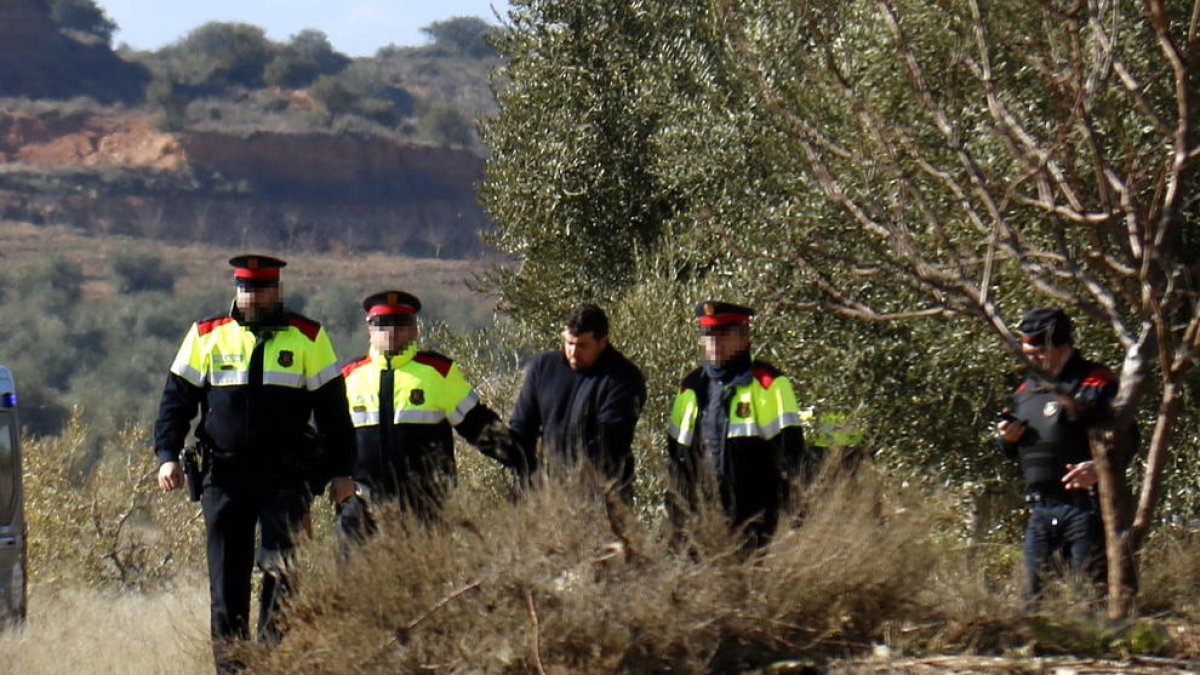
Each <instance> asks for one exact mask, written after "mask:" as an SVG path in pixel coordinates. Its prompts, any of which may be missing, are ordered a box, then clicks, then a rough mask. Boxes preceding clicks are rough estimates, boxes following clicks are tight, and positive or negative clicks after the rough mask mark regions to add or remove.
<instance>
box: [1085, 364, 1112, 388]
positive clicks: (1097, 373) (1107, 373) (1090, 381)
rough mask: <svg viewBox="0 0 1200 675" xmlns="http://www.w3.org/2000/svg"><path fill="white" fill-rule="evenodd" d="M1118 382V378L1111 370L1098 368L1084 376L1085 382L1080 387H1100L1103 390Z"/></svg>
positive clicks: (1102, 367)
mask: <svg viewBox="0 0 1200 675" xmlns="http://www.w3.org/2000/svg"><path fill="white" fill-rule="evenodd" d="M1116 381H1117V378H1116V376H1115V375H1113V372H1112V371H1111V370H1109V369H1108V368H1105V367H1104V366H1096V367H1095V368H1093V369H1092V370H1091V372H1089V373H1088V374H1087V375H1084V376H1083V381H1082V382H1080V383H1079V385H1080V386H1082V387H1099V388H1101V389H1103V388H1104V387H1107V386H1108V385H1110V384H1112V383H1113V382H1116Z"/></svg>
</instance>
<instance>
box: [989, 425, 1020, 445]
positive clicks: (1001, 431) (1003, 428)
mask: <svg viewBox="0 0 1200 675" xmlns="http://www.w3.org/2000/svg"><path fill="white" fill-rule="evenodd" d="M996 435H997V436H999V437H1000V440H1002V441H1004V442H1005V443H1008V444H1010V445H1011V444H1014V443H1016V442H1017V441H1020V440H1021V436H1023V435H1025V423H1024V422H1022V421H1021V420H1000V421H999V422H998V423H997V424H996Z"/></svg>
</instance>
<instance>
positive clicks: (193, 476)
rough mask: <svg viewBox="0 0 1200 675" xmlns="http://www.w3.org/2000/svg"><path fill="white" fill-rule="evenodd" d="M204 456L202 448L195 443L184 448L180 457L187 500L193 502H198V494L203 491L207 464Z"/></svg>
mask: <svg viewBox="0 0 1200 675" xmlns="http://www.w3.org/2000/svg"><path fill="white" fill-rule="evenodd" d="M206 454H207V453H205V452H204V448H203V447H202V446H201V445H200V444H199V443H197V444H195V445H189V446H187V447H185V448H184V449H183V453H182V454H181V455H180V464H181V467H182V469H183V477H184V479H185V480H186V481H187V495H188V500H190V501H193V502H198V501H200V493H201V492H203V490H204V469H205V465H206V464H207V458H206V457H205V455H206Z"/></svg>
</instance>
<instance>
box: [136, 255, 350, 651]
mask: <svg viewBox="0 0 1200 675" xmlns="http://www.w3.org/2000/svg"><path fill="white" fill-rule="evenodd" d="M229 262H230V264H231V265H233V267H234V279H235V283H236V286H237V296H236V298H235V300H234V303H233V306H232V308H231V309H230V311H229V312H228V313H226V314H220V315H217V316H213V317H209V318H207V319H204V320H202V321H198V322H196V323H194V324H192V326H191V328H190V329H189V330H188V333H187V336H186V337H185V338H184V341H183V344H182V346H181V347H180V348H179V353H178V355H177V356H176V357H175V361H174V363H172V364H171V369H170V374H169V375H168V376H167V382H166V386H165V387H164V388H163V394H162V402H161V404H160V407H159V413H158V420H157V422H156V423H155V428H154V451H155V454H156V455H157V457H158V459H159V461H160V462H161V464H160V467H159V472H158V483H159V486H160V487H161V488H162V489H163V490H174V489H176V488H178V487H180V486H181V485H182V484H183V476H182V472H181V470H180V466H179V455H180V450H181V448H182V447H183V444H184V440H185V439H186V437H187V435H188V431H189V428H190V425H191V421H192V418H194V417H195V416H196V413H197V412H199V413H200V422H199V424H198V425H197V428H196V438H197V439H198V440H199V441H200V442H201V443H202V444H203V445H204V446H205V447H206V448H207V451H206V453H205V454H206V457H205V462H204V464H205V469H206V470H205V474H204V476H203V493H202V495H201V508H202V510H203V512H204V522H205V527H206V529H207V540H208V544H207V551H208V570H209V590H210V594H211V606H212V638H213V653H214V656H215V658H216V662H217V669H218V671H220V672H229V671H233V670H238V669H240V667H241V664H239V663H237V662H236V661H235V660H233V659H232V658H231V656H230V653H229V651H230V650H229V647H230V644H231V642H232V641H234V640H242V639H247V638H248V637H249V626H248V621H249V615H250V577H251V572H252V567H253V566H254V565H256V564H257V566H258V567H259V568H260V569H261V570H262V572H263V582H262V593H261V596H260V598H259V601H260V602H259V621H258V637H259V639H260V640H262V641H274V640H277V639H278V638H279V628H278V625H277V622H276V619H277V611H276V609H277V607H278V605H279V602H280V600H281V599H282V597H283V596H284V595H286V593H287V591H288V588H289V583H288V576H287V571H288V570H287V568H288V565H289V561H290V554H291V552H292V549H293V547H294V535H295V533H296V532H297V530H298V529H299V528H300V527H301V525H302V523H303V522H304V521H305V519H306V517H307V514H308V510H309V506H310V505H311V501H312V494H311V488H312V485H313V479H314V472H315V466H314V465H315V464H317V463H320V464H321V466H322V468H321V469H320V471H321V472H323V473H324V474H325V475H324V476H322V477H321V478H318V479H317V481H316V482H317V483H318V484H321V485H323V483H324V481H325V479H330V478H331V479H332V485H331V488H330V497H331V499H332V500H333V501H334V502H335V503H339V502H341V501H342V500H344V499H346V498H347V497H349V496H350V495H352V494H353V492H354V482H353V479H352V478H351V477H350V475H351V472H352V470H353V464H354V446H353V443H354V439H353V430H352V427H351V426H350V417H349V415H348V414H347V411H346V390H345V386H344V382H343V380H342V377H341V372H340V370H339V367H338V362H337V357H336V356H335V355H334V351H333V346H332V344H331V343H330V341H329V337H328V335H326V333H325V330H324V329H323V328H322V327H321V325H320V324H319V323H317V322H316V321H313V320H311V319H308V318H305V317H303V316H300V315H299V314H295V313H292V312H288V311H285V310H284V308H283V304H282V301H281V297H282V296H281V289H280V286H279V276H280V272H279V271H280V269H281V268H282V267H283V266H284V265H285V264H286V263H284V262H283V261H282V260H279V259H277V258H272V257H268V256H262V255H242V256H237V257H235V258H232V259H231V260H230V261H229ZM310 419H312V420H315V422H316V425H317V429H318V430H319V432H320V434H321V435H322V437H323V442H322V443H321V445H322V446H323V447H324V448H325V449H326V451H327V452H328V456H327V457H325V458H317V457H316V454H317V451H316V447H315V446H316V443H315V440H314V438H315V433H314V430H313V429H312V427H311V426H310ZM256 527H257V528H258V531H259V534H260V538H261V543H260V544H259V546H258V547H257V550H256V547H255V529H256Z"/></svg>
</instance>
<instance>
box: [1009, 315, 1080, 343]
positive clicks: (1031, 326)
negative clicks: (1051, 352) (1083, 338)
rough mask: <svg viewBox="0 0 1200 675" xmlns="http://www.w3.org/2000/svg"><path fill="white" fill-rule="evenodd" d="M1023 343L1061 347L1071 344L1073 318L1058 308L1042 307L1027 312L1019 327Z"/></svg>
mask: <svg viewBox="0 0 1200 675" xmlns="http://www.w3.org/2000/svg"><path fill="white" fill-rule="evenodd" d="M1017 330H1018V331H1019V332H1020V333H1021V340H1022V342H1027V343H1029V344H1045V343H1046V341H1047V338H1049V342H1050V344H1051V345H1053V346H1055V347H1061V346H1063V345H1066V344H1071V342H1072V340H1071V317H1069V316H1067V314H1066V312H1064V311H1062V310H1061V309H1058V308H1056V307H1041V308H1038V309H1031V310H1029V311H1028V312H1025V316H1023V317H1021V323H1020V324H1019V325H1018V326H1017Z"/></svg>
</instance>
